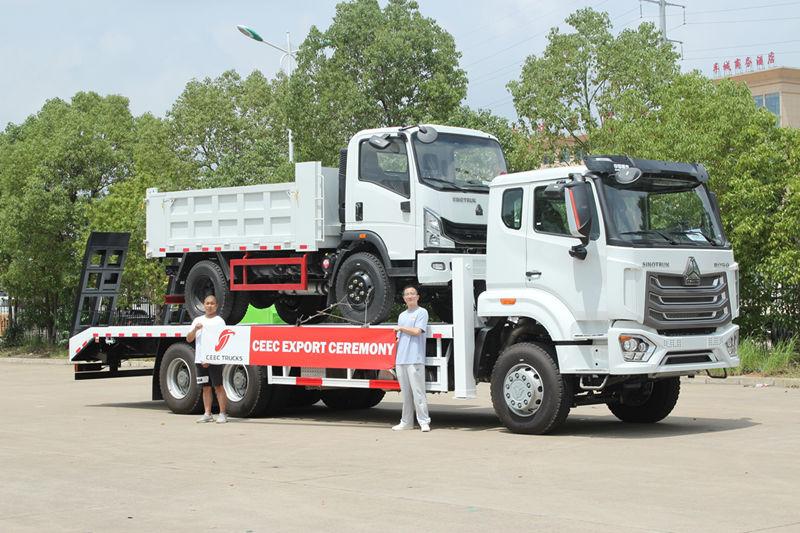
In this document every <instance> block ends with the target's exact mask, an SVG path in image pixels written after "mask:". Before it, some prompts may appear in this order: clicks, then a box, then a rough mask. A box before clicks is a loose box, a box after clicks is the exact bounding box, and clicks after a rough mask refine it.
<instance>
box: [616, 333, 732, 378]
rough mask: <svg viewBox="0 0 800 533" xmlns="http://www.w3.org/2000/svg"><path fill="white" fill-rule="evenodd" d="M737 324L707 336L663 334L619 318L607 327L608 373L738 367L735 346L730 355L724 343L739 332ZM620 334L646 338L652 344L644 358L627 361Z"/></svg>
mask: <svg viewBox="0 0 800 533" xmlns="http://www.w3.org/2000/svg"><path fill="white" fill-rule="evenodd" d="M738 331H739V326H737V325H735V324H729V325H727V326H723V327H721V328H717V332H716V333H712V334H710V335H686V336H664V335H660V334H659V333H658V332H657V331H655V330H653V329H651V328H648V327H643V326H642V325H641V324H637V323H636V322H626V321H618V322H615V323H614V326H613V327H612V328H611V329H609V330H608V371H609V374H615V375H628V374H658V375H661V376H664V375H680V374H691V373H694V372H703V371H705V370H711V369H716V368H733V367H736V366H739V355H738V346H737V350H736V351H735V353H734V354H733V355H731V354H729V353H728V348H727V347H726V342H727V341H728V339H730V338H731V337H732V336H734V335H738ZM620 335H635V336H640V337H645V338H646V339H647V340H648V341H650V343H651V344H653V345H654V347H655V348H654V349H653V351H652V352H651V353H650V357H649V358H648V359H647V361H626V360H625V359H624V358H623V356H622V348H621V347H620V343H619V336H620Z"/></svg>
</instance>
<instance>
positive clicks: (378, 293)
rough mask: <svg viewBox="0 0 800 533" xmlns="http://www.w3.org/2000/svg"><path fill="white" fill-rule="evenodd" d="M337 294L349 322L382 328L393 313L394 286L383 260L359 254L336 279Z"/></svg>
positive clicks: (341, 270) (352, 257)
mask: <svg viewBox="0 0 800 533" xmlns="http://www.w3.org/2000/svg"><path fill="white" fill-rule="evenodd" d="M334 294H335V296H336V302H338V303H339V309H341V312H342V315H343V316H344V317H345V318H348V319H350V320H353V321H356V322H366V323H369V324H379V323H381V322H383V321H385V320H386V319H387V318H389V313H391V311H392V305H393V303H394V282H393V281H392V279H391V278H390V277H389V275H388V274H387V273H386V269H385V268H384V266H383V263H382V262H381V260H380V259H378V258H377V257H375V256H374V255H372V254H371V253H369V252H358V253H355V254H353V255H351V256H348V257H347V258H345V260H344V263H343V264H342V267H341V268H340V269H339V272H338V273H337V275H336V286H335V292H334Z"/></svg>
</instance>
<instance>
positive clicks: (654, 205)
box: [601, 176, 727, 247]
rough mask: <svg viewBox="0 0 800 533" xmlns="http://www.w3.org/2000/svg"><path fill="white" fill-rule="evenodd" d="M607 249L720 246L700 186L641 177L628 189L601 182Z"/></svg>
mask: <svg viewBox="0 0 800 533" xmlns="http://www.w3.org/2000/svg"><path fill="white" fill-rule="evenodd" d="M601 181H602V187H601V190H602V195H603V199H604V204H605V205H604V210H605V220H606V229H607V231H608V242H609V244H615V245H619V246H659V247H669V246H696V247H715V246H726V245H727V242H726V239H725V236H724V234H723V232H722V229H721V228H720V226H719V223H718V222H717V221H718V217H717V214H716V212H715V211H714V208H713V207H712V203H711V200H710V198H709V196H708V191H707V190H706V188H705V186H703V185H701V184H700V183H698V182H696V181H694V180H686V179H680V178H674V179H673V178H664V177H660V176H659V177H653V176H643V177H642V178H641V179H639V180H638V181H637V182H636V183H634V184H632V185H623V184H620V183H618V182H617V181H616V180H614V179H613V178H603V179H602V180H601Z"/></svg>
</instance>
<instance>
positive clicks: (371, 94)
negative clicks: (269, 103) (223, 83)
mask: <svg viewBox="0 0 800 533" xmlns="http://www.w3.org/2000/svg"><path fill="white" fill-rule="evenodd" d="M459 57H460V53H459V52H458V51H457V50H456V47H455V41H454V40H453V37H452V36H451V35H450V34H449V33H447V32H446V31H445V30H443V29H442V28H441V27H440V26H439V25H437V24H436V22H435V21H434V20H433V19H430V18H426V17H424V16H422V14H421V13H420V12H419V6H418V5H417V3H416V2H413V1H410V0H389V2H388V4H387V5H386V7H384V8H383V9H381V8H380V6H379V5H378V2H377V0H354V1H352V2H343V3H340V4H339V5H337V6H336V15H335V17H334V19H333V23H332V24H331V25H330V27H329V28H328V29H327V30H326V31H324V32H322V31H320V30H318V29H317V28H316V27H312V28H311V31H310V32H309V35H308V37H307V38H306V40H305V41H304V42H303V43H302V45H301V46H300V48H299V53H298V57H297V60H298V66H297V69H296V71H295V72H294V74H293V75H292V77H291V79H290V80H284V81H283V87H282V89H281V92H280V94H281V96H282V99H283V101H285V102H286V105H285V109H286V110H287V112H286V117H287V118H286V123H287V126H288V127H291V128H292V129H293V131H294V132H295V135H296V139H297V150H298V159H300V160H320V161H323V163H325V164H328V165H332V164H336V162H337V160H338V149H339V148H341V147H343V146H345V145H346V143H347V141H348V139H349V137H350V136H351V135H353V134H354V133H355V132H357V131H359V130H361V129H365V128H376V127H381V126H398V125H404V124H415V123H419V122H422V121H428V120H430V121H445V120H446V119H447V118H448V117H449V116H450V115H451V113H453V112H454V111H455V110H457V109H458V106H459V103H460V102H461V100H463V99H464V97H465V96H466V91H467V77H466V74H465V72H464V71H463V70H462V69H461V68H459V66H458V60H459Z"/></svg>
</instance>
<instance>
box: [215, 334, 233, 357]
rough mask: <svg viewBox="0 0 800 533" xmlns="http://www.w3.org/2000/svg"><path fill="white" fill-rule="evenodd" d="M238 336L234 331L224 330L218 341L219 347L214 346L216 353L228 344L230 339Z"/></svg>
mask: <svg viewBox="0 0 800 533" xmlns="http://www.w3.org/2000/svg"><path fill="white" fill-rule="evenodd" d="M234 335H236V332H235V331H233V330H232V329H223V330H222V332H221V333H220V334H219V339H217V345H216V346H214V351H215V352H218V351H220V350H221V349H223V348H224V347H225V345H226V344H228V339H230V338H231V337H233V336H234Z"/></svg>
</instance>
